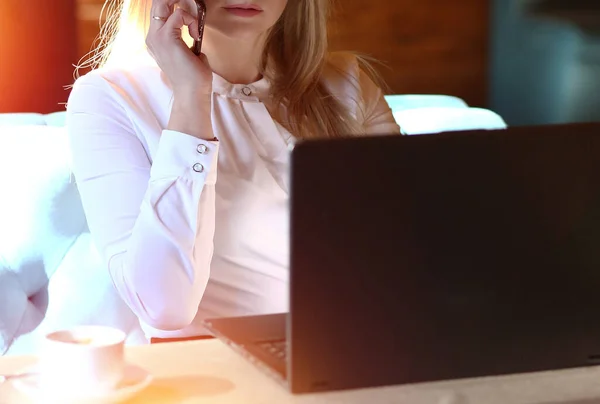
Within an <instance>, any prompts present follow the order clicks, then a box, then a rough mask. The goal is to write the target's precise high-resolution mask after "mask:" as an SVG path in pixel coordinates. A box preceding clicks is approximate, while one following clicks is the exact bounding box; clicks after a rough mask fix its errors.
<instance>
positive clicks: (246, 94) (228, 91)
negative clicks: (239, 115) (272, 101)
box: [213, 73, 270, 101]
mask: <svg viewBox="0 0 600 404" xmlns="http://www.w3.org/2000/svg"><path fill="white" fill-rule="evenodd" d="M269 89H270V84H269V81H268V80H267V79H266V78H265V77H263V78H261V79H260V80H258V81H255V82H254V83H250V84H232V83H230V82H228V81H227V80H225V79H224V78H223V77H221V76H219V75H218V74H216V73H213V92H214V93H215V94H218V95H222V96H225V97H228V98H234V99H238V100H242V101H264V100H265V99H266V98H267V97H268V96H269Z"/></svg>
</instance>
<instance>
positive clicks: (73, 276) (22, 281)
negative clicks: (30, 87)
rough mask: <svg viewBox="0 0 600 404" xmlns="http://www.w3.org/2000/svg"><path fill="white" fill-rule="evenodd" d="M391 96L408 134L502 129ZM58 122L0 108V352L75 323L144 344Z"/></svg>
mask: <svg viewBox="0 0 600 404" xmlns="http://www.w3.org/2000/svg"><path fill="white" fill-rule="evenodd" d="M388 102H389V104H390V106H391V107H392V109H393V111H394V115H395V117H396V119H397V120H398V121H399V124H400V125H401V126H402V127H404V128H405V129H404V132H405V133H406V134H418V133H435V132H440V131H444V130H459V129H462V128H465V129H474V128H478V127H480V128H485V129H501V128H504V127H506V125H505V124H504V121H502V119H501V118H500V117H498V116H497V115H496V114H494V113H492V112H491V111H484V110H478V109H471V108H469V106H468V105H466V103H464V101H462V100H460V99H457V98H455V97H447V96H421V95H410V96H390V97H388ZM64 119H65V116H64V113H55V114H50V115H41V114H0V193H1V194H0V355H6V354H30V353H35V352H36V351H37V350H38V347H39V343H40V340H41V336H43V335H44V334H45V333H47V332H49V331H51V330H54V329H57V328H61V327H68V326H73V325H77V324H99V325H110V326H114V327H118V328H120V329H122V330H124V331H125V332H126V333H127V334H128V336H129V337H128V343H132V344H135V343H144V342H145V338H144V336H143V333H142V330H141V328H140V325H139V323H138V321H137V319H136V318H135V316H134V315H133V313H132V312H131V311H130V310H129V308H128V307H127V306H126V305H125V304H124V303H123V302H122V301H121V299H120V298H119V297H118V296H117V294H116V293H115V290H114V288H113V285H112V283H111V280H110V279H109V276H108V271H106V270H104V269H103V268H102V266H101V264H100V260H99V257H98V255H97V253H96V251H95V249H94V247H93V245H92V242H91V240H90V234H89V231H88V228H87V224H86V220H85V216H84V213H83V210H82V207H81V203H80V200H79V194H78V191H77V187H76V184H75V182H74V181H73V179H72V176H71V171H70V169H69V158H68V155H69V154H68V147H67V138H66V130H65V126H64V125H65V122H64ZM419 122H421V123H419Z"/></svg>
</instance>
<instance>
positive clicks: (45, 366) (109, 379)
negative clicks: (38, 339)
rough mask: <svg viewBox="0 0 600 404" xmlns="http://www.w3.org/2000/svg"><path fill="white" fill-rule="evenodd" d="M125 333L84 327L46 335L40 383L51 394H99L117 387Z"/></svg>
mask: <svg viewBox="0 0 600 404" xmlns="http://www.w3.org/2000/svg"><path fill="white" fill-rule="evenodd" d="M125 338H126V336H125V333H123V332H122V331H120V330H117V329H114V328H110V327H100V326H81V327H75V328H72V329H67V330H60V331H55V332H52V333H50V334H48V335H46V337H45V339H44V343H43V348H42V352H41V355H40V360H39V364H38V371H39V377H40V385H41V387H42V389H43V390H44V391H45V392H48V393H50V394H53V393H56V394H60V395H69V396H81V395H99V394H104V393H107V392H110V391H111V390H113V389H115V387H117V385H118V384H119V382H120V381H121V380H122V379H123V375H124V369H125V359H124V345H125Z"/></svg>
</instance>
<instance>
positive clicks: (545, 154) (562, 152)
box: [206, 124, 600, 393]
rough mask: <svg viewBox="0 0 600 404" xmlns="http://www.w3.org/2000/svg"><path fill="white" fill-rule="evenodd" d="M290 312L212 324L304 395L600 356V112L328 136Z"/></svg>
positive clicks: (297, 165) (310, 156) (296, 182)
mask: <svg viewBox="0 0 600 404" xmlns="http://www.w3.org/2000/svg"><path fill="white" fill-rule="evenodd" d="M290 175H291V184H292V185H291V195H290V201H291V206H290V209H291V212H290V220H291V223H290V224H291V227H290V231H291V261H290V292H289V293H290V307H289V313H279V314H272V315H265V316H249V317H239V318H221V319H211V320H207V321H206V326H207V327H208V328H209V329H210V331H211V332H212V333H213V334H214V335H215V336H216V337H218V338H220V339H221V340H223V341H225V342H226V343H228V344H229V345H230V346H232V347H233V348H235V349H236V350H237V351H238V352H240V353H241V354H243V355H244V356H245V357H246V358H248V359H250V360H251V361H253V362H254V363H255V364H256V365H257V366H259V367H260V368H261V369H263V370H265V371H266V372H268V373H269V374H270V375H272V376H273V377H275V378H276V379H278V380H279V381H280V382H281V383H283V384H284V385H285V386H286V387H287V388H288V389H289V390H290V391H291V392H292V393H308V392H322V391H330V390H342V389H356V388H366V387H375V386H383V385H395V384H405V383H420V382H430V381H438V380H450V379H460V378H471V377H480V376H493V375H503V374H514V373H526V372H535V371H545V370H552V369H564V368H573V367H583V366H590V365H600V320H599V319H600V315H599V313H600V124H573V125H556V126H539V127H515V128H510V129H507V130H498V131H470V132H454V133H443V134H436V135H421V136H377V137H364V138H352V139H335V140H314V141H305V142H301V143H299V144H297V146H295V148H294V149H293V151H292V156H291V174H290Z"/></svg>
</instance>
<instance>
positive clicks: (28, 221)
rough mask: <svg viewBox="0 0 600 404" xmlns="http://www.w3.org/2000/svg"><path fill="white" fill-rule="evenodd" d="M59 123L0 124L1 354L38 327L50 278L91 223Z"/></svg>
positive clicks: (43, 310) (45, 306)
mask: <svg viewBox="0 0 600 404" xmlns="http://www.w3.org/2000/svg"><path fill="white" fill-rule="evenodd" d="M68 156H69V154H68V143H67V133H66V129H65V128H64V127H57V126H40V125H25V126H8V125H5V126H0V192H1V197H0V296H1V298H0V354H2V353H4V352H5V351H6V350H7V349H8V347H9V346H10V344H11V343H12V342H13V340H14V339H15V338H17V337H18V336H19V335H22V334H24V333H28V332H30V331H32V330H33V329H35V328H36V327H37V325H38V324H39V323H40V321H41V320H42V319H43V317H44V313H45V310H46V308H47V304H48V296H47V286H48V280H49V278H50V277H51V276H52V275H53V273H54V272H55V271H56V269H57V267H58V266H59V264H60V262H61V261H62V259H63V257H64V256H65V254H66V253H67V251H68V250H69V248H70V247H71V245H72V244H73V243H74V242H75V240H76V239H77V238H78V236H79V235H80V234H81V233H82V232H83V231H85V230H86V229H87V225H86V220H85V215H84V213H83V209H82V206H81V202H80V199H79V193H78V191H77V188H76V185H75V182H74V181H73V180H72V178H71V171H70V169H69V157H68Z"/></svg>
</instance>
